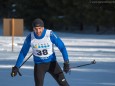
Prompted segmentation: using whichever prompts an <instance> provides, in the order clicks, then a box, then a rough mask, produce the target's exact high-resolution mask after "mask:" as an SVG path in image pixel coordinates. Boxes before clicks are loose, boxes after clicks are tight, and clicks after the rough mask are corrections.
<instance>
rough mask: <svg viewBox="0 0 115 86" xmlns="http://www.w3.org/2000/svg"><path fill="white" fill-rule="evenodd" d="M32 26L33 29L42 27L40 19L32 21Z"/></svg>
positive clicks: (42, 23)
mask: <svg viewBox="0 0 115 86" xmlns="http://www.w3.org/2000/svg"><path fill="white" fill-rule="evenodd" d="M32 26H33V27H44V22H43V20H42V19H40V18H37V19H35V20H34V21H33V23H32Z"/></svg>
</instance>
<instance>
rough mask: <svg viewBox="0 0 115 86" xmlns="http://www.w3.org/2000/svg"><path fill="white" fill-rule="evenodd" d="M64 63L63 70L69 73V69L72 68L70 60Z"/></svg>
mask: <svg viewBox="0 0 115 86" xmlns="http://www.w3.org/2000/svg"><path fill="white" fill-rule="evenodd" d="M63 65H64V66H63V71H64V72H65V73H68V72H69V70H70V68H69V61H66V62H64V63H63Z"/></svg>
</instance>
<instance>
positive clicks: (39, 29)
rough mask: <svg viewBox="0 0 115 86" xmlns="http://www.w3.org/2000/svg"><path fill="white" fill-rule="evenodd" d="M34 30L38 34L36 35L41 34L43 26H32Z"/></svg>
mask: <svg viewBox="0 0 115 86" xmlns="http://www.w3.org/2000/svg"><path fill="white" fill-rule="evenodd" d="M33 29H34V32H35V33H36V34H37V35H38V36H41V35H42V32H43V30H44V27H34V28H33Z"/></svg>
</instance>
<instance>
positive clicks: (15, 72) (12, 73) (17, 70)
mask: <svg viewBox="0 0 115 86" xmlns="http://www.w3.org/2000/svg"><path fill="white" fill-rule="evenodd" d="M18 72H19V69H18V68H17V67H16V66H14V67H12V72H11V76H12V77H14V76H16V75H17V73H18Z"/></svg>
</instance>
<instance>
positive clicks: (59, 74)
mask: <svg viewBox="0 0 115 86" xmlns="http://www.w3.org/2000/svg"><path fill="white" fill-rule="evenodd" d="M46 72H49V73H50V74H51V75H52V76H53V77H54V79H55V80H56V81H57V82H58V84H59V85H60V86H69V84H68V83H67V81H66V79H65V77H64V74H63V71H62V70H61V68H60V66H59V64H58V63H57V62H56V61H55V62H49V63H42V64H35V66H34V79H35V86H43V83H44V76H45V73H46ZM54 86H55V85H54Z"/></svg>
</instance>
